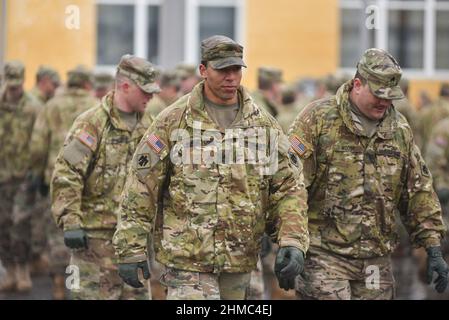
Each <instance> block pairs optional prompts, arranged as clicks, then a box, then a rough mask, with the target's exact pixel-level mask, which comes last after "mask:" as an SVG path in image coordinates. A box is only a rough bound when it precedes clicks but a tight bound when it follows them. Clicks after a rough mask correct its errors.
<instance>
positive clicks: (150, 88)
mask: <svg viewBox="0 0 449 320" xmlns="http://www.w3.org/2000/svg"><path fill="white" fill-rule="evenodd" d="M139 87H140V89H142V90H143V91H145V92H146V93H159V92H161V88H160V87H159V86H158V85H157V83H154V82H153V83H147V84H146V85H143V86H142V85H139Z"/></svg>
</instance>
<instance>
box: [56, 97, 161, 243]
mask: <svg viewBox="0 0 449 320" xmlns="http://www.w3.org/2000/svg"><path fill="white" fill-rule="evenodd" d="M113 97H114V92H113V91H112V92H110V93H109V94H108V95H106V96H105V97H103V99H102V102H101V104H100V105H99V106H97V107H94V108H92V109H89V110H87V111H86V112H84V113H82V114H81V115H80V116H79V117H78V118H76V120H75V122H74V123H73V125H72V127H71V129H70V131H69V133H68V134H67V137H66V139H65V142H64V146H63V148H62V150H61V151H60V153H59V155H58V157H57V159H56V163H55V168H54V171H53V176H52V179H51V196H52V213H53V217H54V219H55V221H56V223H57V224H58V226H60V227H63V229H64V230H69V229H76V228H79V227H81V228H83V229H85V230H87V233H88V235H89V236H90V237H92V238H103V239H110V238H111V237H112V233H113V230H114V229H115V226H116V222H117V217H116V209H117V207H118V203H119V197H120V194H121V192H122V189H123V185H124V183H125V178H126V174H127V172H128V169H129V167H130V164H131V159H132V155H133V153H134V150H135V148H136V146H137V144H138V143H139V141H140V140H141V139H142V136H143V134H144V133H145V131H146V129H147V128H148V126H149V125H150V124H151V122H152V119H151V118H149V116H144V117H143V118H141V119H140V121H139V122H138V123H137V125H136V127H135V128H134V130H133V131H131V130H130V129H129V128H128V126H127V125H126V124H125V123H124V122H123V121H122V120H121V119H120V117H119V116H118V111H117V109H116V107H114V106H113Z"/></svg>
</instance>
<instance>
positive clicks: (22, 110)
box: [0, 89, 40, 183]
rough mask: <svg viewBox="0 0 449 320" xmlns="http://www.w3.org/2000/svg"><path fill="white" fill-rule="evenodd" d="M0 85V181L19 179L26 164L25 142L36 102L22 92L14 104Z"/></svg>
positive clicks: (36, 109) (29, 133)
mask: <svg viewBox="0 0 449 320" xmlns="http://www.w3.org/2000/svg"><path fill="white" fill-rule="evenodd" d="M4 95H5V93H4V89H0V145H1V150H0V183H3V182H7V181H9V180H11V179H23V178H24V177H25V174H26V172H27V170H28V168H29V165H30V154H29V149H28V148H29V142H30V137H31V132H32V129H33V124H34V121H35V119H36V115H37V112H38V110H39V107H40V104H39V102H38V101H36V100H35V99H34V98H33V97H32V96H30V95H29V94H28V93H24V94H23V96H22V98H21V99H20V101H19V102H18V103H17V104H16V105H12V104H10V103H7V102H6V101H5V97H4Z"/></svg>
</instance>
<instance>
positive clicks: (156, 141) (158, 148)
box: [146, 133, 166, 154]
mask: <svg viewBox="0 0 449 320" xmlns="http://www.w3.org/2000/svg"><path fill="white" fill-rule="evenodd" d="M146 143H147V145H148V146H149V147H150V148H151V149H153V150H154V152H156V153H157V154H160V153H161V152H162V150H164V149H165V147H166V146H165V143H163V142H162V140H161V139H160V138H159V137H158V136H157V135H155V134H154V133H152V134H150V136H149V137H148V139H147V141H146Z"/></svg>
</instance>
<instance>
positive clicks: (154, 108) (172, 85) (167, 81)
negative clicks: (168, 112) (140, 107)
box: [146, 71, 180, 117]
mask: <svg viewBox="0 0 449 320" xmlns="http://www.w3.org/2000/svg"><path fill="white" fill-rule="evenodd" d="M159 86H160V87H161V92H160V93H159V94H157V95H156V96H154V97H153V99H151V100H150V101H149V102H148V106H147V109H146V112H149V113H150V114H151V116H153V117H156V116H157V115H158V114H159V112H161V111H162V110H164V109H165V108H166V107H168V106H169V105H171V104H172V103H173V102H175V101H176V100H178V98H179V88H180V80H179V76H178V74H177V73H175V72H174V71H165V72H162V75H161V77H160V82H159Z"/></svg>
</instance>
